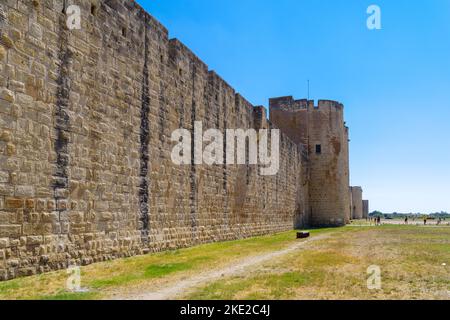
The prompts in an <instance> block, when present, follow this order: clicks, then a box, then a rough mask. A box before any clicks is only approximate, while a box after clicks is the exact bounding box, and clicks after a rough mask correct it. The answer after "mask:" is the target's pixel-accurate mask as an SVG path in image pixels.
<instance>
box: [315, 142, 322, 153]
mask: <svg viewBox="0 0 450 320" xmlns="http://www.w3.org/2000/svg"><path fill="white" fill-rule="evenodd" d="M321 153H322V145H320V144H316V154H321Z"/></svg>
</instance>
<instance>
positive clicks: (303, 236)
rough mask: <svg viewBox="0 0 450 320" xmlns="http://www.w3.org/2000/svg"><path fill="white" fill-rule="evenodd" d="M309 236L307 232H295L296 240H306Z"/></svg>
mask: <svg viewBox="0 0 450 320" xmlns="http://www.w3.org/2000/svg"><path fill="white" fill-rule="evenodd" d="M309 236H310V234H309V232H308V231H304V232H297V239H306V238H309Z"/></svg>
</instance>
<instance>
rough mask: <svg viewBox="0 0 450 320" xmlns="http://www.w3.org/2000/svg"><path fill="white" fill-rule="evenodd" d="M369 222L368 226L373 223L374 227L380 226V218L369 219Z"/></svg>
mask: <svg viewBox="0 0 450 320" xmlns="http://www.w3.org/2000/svg"><path fill="white" fill-rule="evenodd" d="M369 222H370V224H372V222H373V223H374V224H375V225H376V226H381V217H373V218H372V217H369Z"/></svg>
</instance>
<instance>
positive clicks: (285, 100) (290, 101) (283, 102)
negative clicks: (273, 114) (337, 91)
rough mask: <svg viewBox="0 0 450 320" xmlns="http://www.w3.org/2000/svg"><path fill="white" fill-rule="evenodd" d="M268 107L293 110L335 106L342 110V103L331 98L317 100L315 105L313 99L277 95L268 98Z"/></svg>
mask: <svg viewBox="0 0 450 320" xmlns="http://www.w3.org/2000/svg"><path fill="white" fill-rule="evenodd" d="M269 105H270V109H276V110H282V111H290V112H295V111H299V110H308V111H313V110H327V109H331V108H335V109H337V110H343V109H344V105H343V104H342V103H340V102H338V101H333V100H319V101H318V102H317V105H315V102H314V100H308V99H299V100H295V99H294V97H293V96H285V97H277V98H271V99H269Z"/></svg>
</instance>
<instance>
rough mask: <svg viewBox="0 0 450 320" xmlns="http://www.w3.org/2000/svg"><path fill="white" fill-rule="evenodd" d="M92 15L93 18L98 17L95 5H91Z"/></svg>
mask: <svg viewBox="0 0 450 320" xmlns="http://www.w3.org/2000/svg"><path fill="white" fill-rule="evenodd" d="M91 14H92V15H93V16H96V15H97V6H96V5H95V4H93V5H91Z"/></svg>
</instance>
